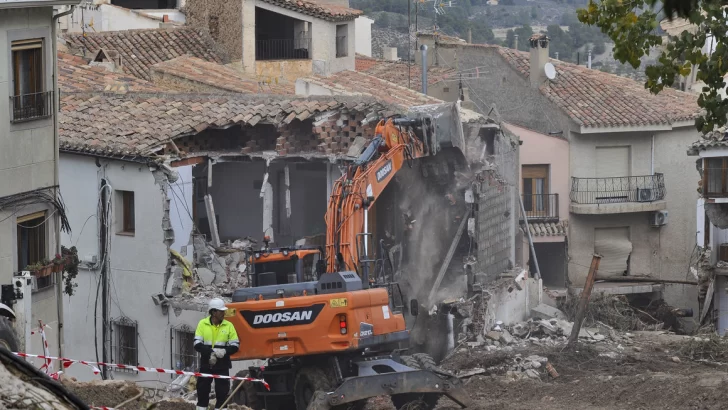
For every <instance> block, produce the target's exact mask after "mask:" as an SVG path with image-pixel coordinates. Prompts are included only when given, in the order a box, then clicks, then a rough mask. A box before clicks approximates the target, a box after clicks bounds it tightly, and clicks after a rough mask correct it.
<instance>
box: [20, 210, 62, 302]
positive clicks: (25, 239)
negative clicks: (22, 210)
mask: <svg viewBox="0 0 728 410" xmlns="http://www.w3.org/2000/svg"><path fill="white" fill-rule="evenodd" d="M16 222H17V224H18V226H17V234H18V271H22V270H25V268H26V267H28V265H33V264H36V263H38V262H41V261H43V260H44V259H47V258H48V239H47V232H48V231H47V229H46V224H45V223H46V222H47V218H46V212H45V211H42V212H36V213H34V214H30V215H26V216H23V217H19V218H17V221H16ZM53 284H54V282H53V274H52V273H51V274H48V275H44V276H40V275H38V274H36V290H43V289H46V288H49V287H51V286H53Z"/></svg>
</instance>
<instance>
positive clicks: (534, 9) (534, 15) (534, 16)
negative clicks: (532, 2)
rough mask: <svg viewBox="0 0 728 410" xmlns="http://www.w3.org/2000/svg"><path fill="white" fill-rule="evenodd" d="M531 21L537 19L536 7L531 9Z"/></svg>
mask: <svg viewBox="0 0 728 410" xmlns="http://www.w3.org/2000/svg"><path fill="white" fill-rule="evenodd" d="M531 19H533V20H536V19H538V7H536V6H532V7H531Z"/></svg>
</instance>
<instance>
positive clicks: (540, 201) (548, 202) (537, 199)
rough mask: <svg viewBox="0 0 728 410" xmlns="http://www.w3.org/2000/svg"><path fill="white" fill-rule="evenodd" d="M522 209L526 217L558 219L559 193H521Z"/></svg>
mask: <svg viewBox="0 0 728 410" xmlns="http://www.w3.org/2000/svg"><path fill="white" fill-rule="evenodd" d="M522 196H523V209H525V210H526V217H528V219H529V220H530V219H540V220H551V219H553V220H558V219H559V194H523V195H522Z"/></svg>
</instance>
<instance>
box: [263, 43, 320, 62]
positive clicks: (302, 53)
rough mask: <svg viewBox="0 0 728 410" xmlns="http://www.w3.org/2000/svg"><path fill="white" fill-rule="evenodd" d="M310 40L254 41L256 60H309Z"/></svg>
mask: <svg viewBox="0 0 728 410" xmlns="http://www.w3.org/2000/svg"><path fill="white" fill-rule="evenodd" d="M309 50H311V39H310V38H296V39H280V40H256V42H255V59H256V60H259V61H260V60H307V59H310V58H311V52H310V51H309Z"/></svg>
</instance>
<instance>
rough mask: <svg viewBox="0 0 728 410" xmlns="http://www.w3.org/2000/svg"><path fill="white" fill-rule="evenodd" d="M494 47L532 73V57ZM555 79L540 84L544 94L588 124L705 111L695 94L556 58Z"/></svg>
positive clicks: (652, 120) (645, 121)
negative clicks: (658, 87)
mask: <svg viewBox="0 0 728 410" xmlns="http://www.w3.org/2000/svg"><path fill="white" fill-rule="evenodd" d="M487 47H491V48H495V49H496V50H497V52H498V54H499V55H500V56H501V57H503V59H504V60H505V61H507V62H508V63H509V64H510V65H511V66H512V67H513V68H514V69H515V70H516V71H518V72H519V73H520V74H521V76H523V77H525V78H528V76H529V70H530V65H529V64H530V63H529V61H530V56H529V54H528V53H525V52H521V51H516V50H513V49H509V48H503V47H497V46H487ZM551 63H553V64H554V66H555V67H556V79H554V80H552V81H547V82H545V83H544V84H543V85H541V87H540V90H541V93H542V94H544V95H545V96H546V97H547V98H548V99H549V100H551V101H552V102H553V103H554V104H556V105H557V106H558V107H559V108H561V109H562V110H563V111H564V112H565V113H566V114H567V115H568V116H569V117H571V118H572V119H573V120H574V121H575V122H577V123H578V124H580V125H582V126H584V127H618V126H640V125H663V124H672V123H674V122H679V121H687V120H691V119H694V118H695V117H696V116H697V115H698V113H699V112H700V108H699V107H698V104H697V97H696V96H695V95H694V94H690V93H686V92H682V91H678V90H675V89H672V88H666V89H664V90H663V91H661V92H660V93H659V94H657V95H655V94H652V93H651V92H650V91H649V90H647V89H645V87H644V85H643V84H642V83H639V82H637V81H634V80H632V79H630V78H626V77H620V76H618V75H614V74H608V73H604V72H602V71H599V70H592V69H588V68H586V67H583V66H579V65H575V64H570V63H566V62H563V61H559V60H553V59H552V60H551Z"/></svg>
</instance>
